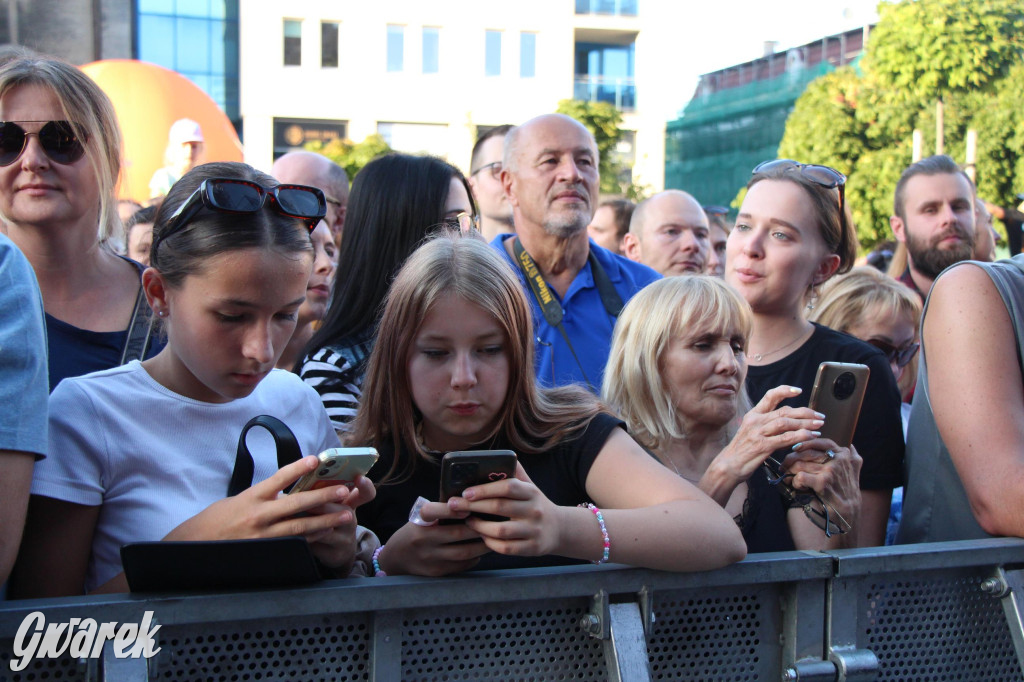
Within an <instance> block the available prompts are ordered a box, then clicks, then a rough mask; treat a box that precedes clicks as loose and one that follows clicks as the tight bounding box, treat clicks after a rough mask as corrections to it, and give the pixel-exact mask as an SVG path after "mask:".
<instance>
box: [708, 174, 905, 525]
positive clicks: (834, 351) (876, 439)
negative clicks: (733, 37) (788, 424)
mask: <svg viewBox="0 0 1024 682" xmlns="http://www.w3.org/2000/svg"><path fill="white" fill-rule="evenodd" d="M845 184H846V176H845V175H843V174H842V173H840V172H839V171H837V170H835V169H834V168H829V167H827V166H819V165H815V164H804V163H798V162H796V161H792V160H790V159H776V160H772V161H765V162H764V163H761V164H759V165H758V166H757V167H756V168H754V171H753V174H752V175H751V178H750V181H749V182H748V183H747V194H746V196H745V197H744V198H743V205H742V206H741V207H740V210H739V214H738V215H737V217H736V225H735V227H733V230H732V232H730V233H729V239H728V241H727V242H726V249H725V255H726V261H725V281H726V282H727V283H728V284H729V285H730V286H732V287H733V288H734V289H735V290H736V291H737V292H738V293H739V294H740V296H742V297H743V298H744V299H745V300H746V301H747V303H749V304H750V307H751V310H752V311H753V314H754V315H753V326H752V328H751V333H750V339H749V345H748V348H747V360H748V365H749V369H748V371H747V381H746V387H747V391H748V392H749V393H750V398H751V400H752V401H758V400H760V399H761V398H762V397H763V396H764V395H765V394H766V393H767V392H768V391H769V390H771V389H773V388H775V387H777V386H780V385H786V386H796V387H798V388H800V389H802V392H801V393H800V394H799V395H798V396H795V397H794V398H789V399H787V400H786V401H785V402H784V404H785V405H788V406H791V407H804V406H806V405H807V403H808V400H809V398H810V393H811V389H812V388H813V386H814V380H815V376H816V375H817V372H818V367H819V366H820V364H821V363H822V362H846V363H857V364H864V365H867V366H868V367H869V368H870V370H871V375H870V378H869V379H868V383H867V393H866V397H865V400H864V403H863V407H862V408H861V414H860V419H859V421H858V422H857V430H856V432H855V433H854V436H853V444H854V445H855V446H856V448H857V452H858V453H860V456H861V457H863V458H864V467H863V469H862V471H861V475H860V487H861V493H862V499H863V504H862V508H861V509H862V511H861V514H862V521H861V523H860V526H861V528H860V532H859V542H860V543H861V544H863V545H880V544H882V542H883V540H884V538H885V526H886V520H887V519H888V517H889V504H890V499H891V494H892V489H893V488H896V487H898V486H900V485H902V483H903V450H904V447H903V438H902V428H901V425H900V395H899V389H898V388H897V386H896V381H895V379H894V378H893V376H892V372H891V371H889V369H888V365H887V363H886V361H885V357H884V356H883V355H882V353H881V352H880V351H879V350H877V349H876V348H872V347H871V346H869V345H868V344H866V343H864V342H863V341H860V340H858V339H855V338H852V337H850V336H848V335H846V334H842V333H840V332H837V331H834V330H832V329H829V328H828V327H824V326H822V325H820V324H817V323H813V322H811V321H809V320H808V319H807V312H808V311H809V310H811V309H813V308H814V307H815V306H816V304H817V298H818V289H819V288H820V287H821V286H822V285H823V284H824V283H825V282H827V281H828V280H829V279H831V278H832V277H833V275H835V274H837V273H843V272H846V271H848V270H849V269H850V268H851V267H852V266H853V261H854V258H855V256H856V253H857V234H856V230H855V229H854V227H853V223H852V221H851V219H850V216H849V212H848V210H847V207H846V195H845Z"/></svg>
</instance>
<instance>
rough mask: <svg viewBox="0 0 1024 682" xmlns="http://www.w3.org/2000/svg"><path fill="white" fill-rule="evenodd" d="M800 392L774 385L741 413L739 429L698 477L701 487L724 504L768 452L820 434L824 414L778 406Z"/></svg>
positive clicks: (790, 387)
mask: <svg viewBox="0 0 1024 682" xmlns="http://www.w3.org/2000/svg"><path fill="white" fill-rule="evenodd" d="M799 394H800V389H799V388H797V387H795V386H776V387H775V388H773V389H771V390H770V391H768V392H767V393H765V394H764V397H763V398H761V401H760V402H758V403H757V405H755V406H754V407H753V409H751V410H750V411H749V412H747V413H746V414H745V415H743V420H742V422H741V423H740V428H739V431H737V432H736V435H735V436H733V439H732V440H731V441H730V442H729V444H728V445H726V446H725V448H723V449H722V451H721V452H720V453H718V456H717V457H715V459H714V460H712V462H711V465H710V466H709V467H708V470H707V471H706V472H705V474H704V476H702V477H701V481H700V488H701V490H703V491H704V492H705V493H707V494H708V495H709V496H710V497H711V498H712V499H714V500H715V501H716V502H718V503H719V504H720V505H722V506H723V507H724V506H725V504H726V503H727V502H728V501H729V497H730V495H732V492H733V490H735V488H736V486H738V485H739V484H740V483H742V482H744V481H746V480H747V479H748V478H750V477H751V475H753V473H754V472H755V471H757V470H758V468H759V467H760V466H761V463H762V462H764V460H765V458H766V457H768V455H770V454H772V453H773V452H775V451H776V450H778V449H779V448H787V449H788V448H791V447H793V446H794V445H796V444H797V443H802V442H804V441H809V440H811V439H813V438H817V437H818V436H819V435H821V434H819V433H818V432H817V431H816V430H815V429H819V428H821V425H822V424H824V423H825V422H824V416H823V415H821V414H819V413H817V412H815V411H814V410H812V409H811V408H809V407H781V408H780V407H778V405H779V403H781V402H782V401H783V400H785V399H786V398H792V397H793V396H796V395H799Z"/></svg>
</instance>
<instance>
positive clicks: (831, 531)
mask: <svg viewBox="0 0 1024 682" xmlns="http://www.w3.org/2000/svg"><path fill="white" fill-rule="evenodd" d="M761 466H763V467H764V470H765V475H766V476H767V477H768V485H770V486H773V487H775V488H776V489H777V490H778V491H779V494H780V495H782V499H783V500H785V501H786V503H787V505H788V506H791V507H800V508H801V509H803V510H804V515H805V516H806V517H807V518H808V519H810V520H811V523H813V524H814V525H815V526H817V527H818V528H820V529H822V530H823V531H825V537H827V538H830V537H832V536H833V535H844V534H846V533H849V532H850V530H852V528H853V527H852V526H851V525H850V523H849V522H848V521H847V520H846V519H844V518H843V517H842V515H841V514H840V513H839V512H838V511H836V509H835V507H833V506H832V505H830V504H829V503H827V502H825V501H824V500H822V499H821V498H820V497H818V493H816V492H814V491H813V490H797V489H796V488H794V487H793V483H792V481H793V474H790V473H786V472H785V471H783V469H782V464H781V463H780V462H779V461H778V460H776V459H775V458H773V457H768V458H767V459H765V461H764V462H763V463H762V465H761Z"/></svg>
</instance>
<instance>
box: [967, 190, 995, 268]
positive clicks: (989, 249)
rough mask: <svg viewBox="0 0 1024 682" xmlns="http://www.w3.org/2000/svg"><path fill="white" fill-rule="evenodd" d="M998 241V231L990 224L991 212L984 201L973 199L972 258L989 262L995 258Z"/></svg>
mask: <svg viewBox="0 0 1024 682" xmlns="http://www.w3.org/2000/svg"><path fill="white" fill-rule="evenodd" d="M998 241H999V233H998V232H996V228H995V227H993V226H992V214H991V213H989V210H988V208H987V207H986V206H985V202H984V201H982V200H981V199H978V198H975V200H974V258H973V260H980V261H982V262H985V263H991V262H992V261H994V260H995V259H996V242H998Z"/></svg>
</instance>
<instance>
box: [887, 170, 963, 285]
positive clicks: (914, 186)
mask: <svg viewBox="0 0 1024 682" xmlns="http://www.w3.org/2000/svg"><path fill="white" fill-rule="evenodd" d="M893 204H894V212H895V214H896V215H894V216H891V217H890V218H889V224H890V225H891V226H892V231H893V234H894V235H895V236H896V239H897V240H898V241H901V242H903V243H904V244H905V245H906V247H907V268H906V270H904V272H903V275H902V276H901V277H900V278H899V279H900V281H901V282H903V283H904V284H906V285H907V286H908V287H910V288H911V289H913V290H914V291H915V292H916V293H917V294H918V296H920V297H921V300H922V301H923V300H924V299H925V297H927V295H928V291H929V290H930V289H931V287H932V282H934V281H935V278H936V277H938V276H939V273H940V272H942V271H943V270H945V269H946V268H948V267H949V266H950V265H952V264H954V263H959V262H960V261H962V260H969V259H970V258H971V257H972V255H973V252H974V188H973V185H972V184H971V181H970V179H969V178H968V177H967V175H966V174H965V173H964V172H963V171H962V170H961V169H960V167H959V166H957V165H956V162H955V161H954V160H953V159H951V158H950V157H948V156H945V155H941V154H940V155H936V156H929V157H928V158H927V159H921V160H920V161H918V162H917V163H915V164H911V165H910V166H909V167H908V168H907V169H906V170H905V171H903V175H901V176H900V180H899V182H898V183H896V196H895V200H894V202H893Z"/></svg>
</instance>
